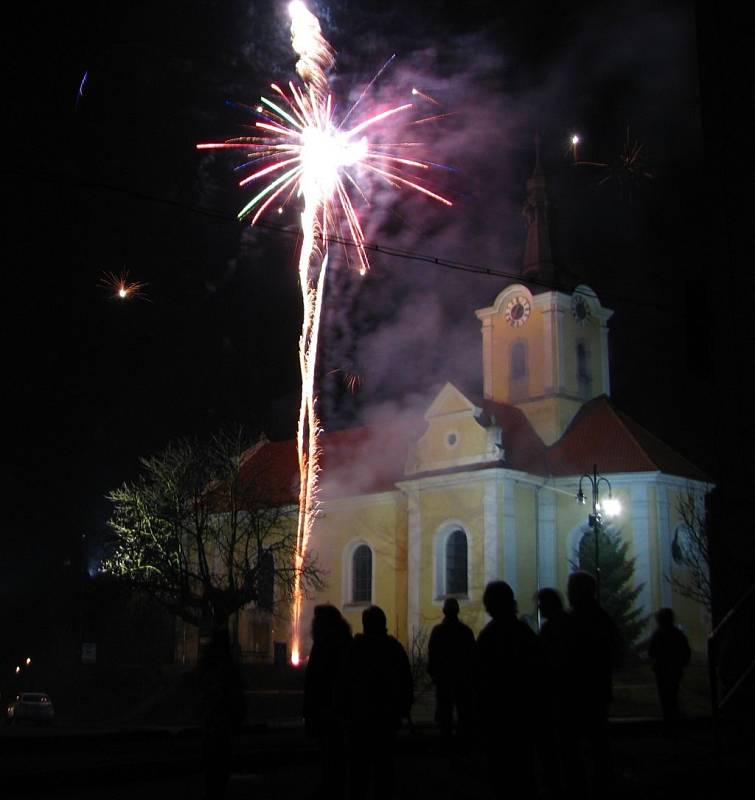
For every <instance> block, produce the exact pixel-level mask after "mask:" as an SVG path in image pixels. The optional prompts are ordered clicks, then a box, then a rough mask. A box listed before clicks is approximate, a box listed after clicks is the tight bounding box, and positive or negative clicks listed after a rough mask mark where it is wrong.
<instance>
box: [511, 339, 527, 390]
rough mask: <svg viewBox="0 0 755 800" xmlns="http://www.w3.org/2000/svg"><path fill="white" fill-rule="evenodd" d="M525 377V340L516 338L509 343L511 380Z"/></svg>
mask: <svg viewBox="0 0 755 800" xmlns="http://www.w3.org/2000/svg"><path fill="white" fill-rule="evenodd" d="M526 377H527V342H526V341H525V340H524V339H517V340H516V341H515V342H514V343H513V344H512V345H511V380H512V381H521V380H524V379H525V378H526Z"/></svg>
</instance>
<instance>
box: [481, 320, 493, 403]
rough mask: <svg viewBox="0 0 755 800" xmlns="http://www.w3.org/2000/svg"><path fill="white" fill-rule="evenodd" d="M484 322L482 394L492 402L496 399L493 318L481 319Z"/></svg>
mask: <svg viewBox="0 0 755 800" xmlns="http://www.w3.org/2000/svg"><path fill="white" fill-rule="evenodd" d="M481 320H482V393H483V397H485V398H486V399H488V400H490V399H493V398H494V397H495V395H494V390H493V367H494V364H493V318H492V317H491V316H486V317H481Z"/></svg>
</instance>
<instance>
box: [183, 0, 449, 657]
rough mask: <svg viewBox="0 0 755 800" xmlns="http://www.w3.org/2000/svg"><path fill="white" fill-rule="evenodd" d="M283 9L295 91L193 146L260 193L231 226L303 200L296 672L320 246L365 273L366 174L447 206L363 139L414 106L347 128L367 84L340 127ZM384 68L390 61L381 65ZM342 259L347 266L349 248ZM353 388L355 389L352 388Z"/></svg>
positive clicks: (309, 491)
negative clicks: (352, 256)
mask: <svg viewBox="0 0 755 800" xmlns="http://www.w3.org/2000/svg"><path fill="white" fill-rule="evenodd" d="M289 11H290V14H291V44H292V47H293V49H294V50H295V52H296V54H297V55H298V59H299V60H298V61H297V64H296V71H297V73H298V75H299V78H300V79H301V81H302V85H298V84H296V83H294V82H293V81H291V82H289V83H288V86H287V87H286V89H283V88H281V87H280V86H278V85H277V84H272V85H271V89H272V96H271V97H262V98H261V102H260V104H259V105H258V106H257V107H256V108H255V109H254V113H255V114H256V115H257V120H256V123H255V129H256V131H255V134H256V135H254V136H244V137H238V138H234V139H228V140H226V141H224V142H215V143H212V142H211V143H207V144H199V145H197V149H199V150H206V149H229V150H239V151H242V152H243V153H244V154H245V156H246V158H247V161H246V163H245V164H244V165H243V166H244V168H249V174H248V175H247V176H246V177H244V178H242V180H241V181H240V183H239V185H240V186H241V187H247V186H257V187H259V188H258V190H257V191H256V193H255V194H254V195H253V197H252V198H251V200H249V202H248V203H247V204H246V205H245V206H244V208H243V209H242V210H241V211H240V212H239V214H238V218H239V219H240V220H247V219H248V220H249V221H250V222H251V224H252V225H254V224H255V223H256V222H257V221H258V220H259V219H260V218H261V217H262V216H263V215H264V214H265V212H266V211H268V210H273V209H275V210H277V211H280V210H281V209H283V208H284V207H285V206H287V205H288V204H289V203H291V202H293V201H296V200H299V199H303V210H302V211H301V231H302V244H301V253H300V256H299V283H300V287H301V292H302V305H303V320H302V331H301V336H300V338H299V365H300V369H301V376H302V397H301V406H300V413H299V426H298V430H297V447H298V454H299V519H298V528H297V547H296V557H295V570H294V607H293V614H292V631H293V646H292V655H291V660H292V662H293V663H294V664H295V665H296V664H298V663H299V661H300V618H301V606H302V591H301V586H300V577H301V573H302V568H303V565H304V559H305V557H306V553H307V544H308V541H309V536H310V533H311V530H312V525H313V522H314V519H315V517H316V514H317V503H318V501H317V494H318V473H319V464H318V458H319V441H318V440H319V434H320V421H319V418H318V414H317V408H316V406H317V397H316V391H315V372H316V369H315V367H316V359H317V347H318V338H319V329H320V314H321V309H322V303H323V290H324V287H325V276H326V270H327V265H328V251H327V245H328V241H329V240H330V239H331V238H338V239H343V240H345V241H346V242H347V243H348V244H350V245H352V248H353V249H354V250H355V252H356V260H357V268H358V270H359V272H360V274H362V275H364V274H365V272H366V271H367V269H368V268H369V261H368V259H367V254H366V252H365V237H364V229H363V227H362V224H361V222H360V219H359V214H358V212H357V208H356V207H355V204H354V200H353V199H352V198H358V200H357V205H359V204H360V203H363V204H365V205H368V198H367V194H368V188H367V187H366V186H364V185H363V183H360V180H362V179H363V178H365V177H366V176H370V177H375V178H377V179H379V180H382V181H385V182H386V183H387V184H389V185H390V186H392V187H394V188H397V189H402V188H403V189H411V190H413V191H416V192H419V193H421V194H423V195H425V196H427V197H429V198H431V199H433V200H436V201H438V202H439V203H442V204H444V205H446V206H451V205H452V203H451V201H450V200H448V199H447V198H445V197H443V196H442V195H440V194H438V193H436V192H435V191H433V190H432V189H431V188H429V187H428V186H427V185H426V183H425V180H424V176H423V173H426V172H427V171H428V170H429V169H430V167H431V166H433V165H432V164H431V162H428V161H424V160H422V159H420V158H408V157H407V156H406V154H405V149H406V148H407V147H412V148H414V147H416V146H417V142H398V143H384V142H378V141H374V140H373V141H370V138H369V136H370V135H372V134H374V133H375V132H377V131H378V130H380V124H381V123H385V122H386V121H387V120H395V119H396V118H397V117H399V116H400V115H407V114H408V113H409V112H410V111H411V109H412V108H413V107H414V106H413V103H411V102H406V103H399V104H397V105H392V106H389V107H386V108H383V109H382V110H380V111H377V112H376V113H373V114H371V115H369V116H366V117H364V118H362V119H355V121H353V122H352V121H350V117H351V116H352V114H353V112H354V111H355V109H356V107H357V106H358V105H359V103H360V102H361V100H362V99H363V97H364V96H365V93H366V91H367V90H368V89H369V88H370V86H368V87H366V89H365V91H363V92H362V94H361V95H360V96H359V99H358V100H357V102H356V103H355V104H354V105H353V106H352V108H351V109H350V110H349V111H348V112H347V113H346V114H345V115H344V116H343V117H342V118H341V119H340V122H339V120H338V119H337V117H336V104H335V102H334V101H333V97H332V95H331V93H330V88H329V84H328V73H329V71H330V70H331V69H332V68H333V66H334V55H333V50H332V48H331V46H330V45H329V44H328V42H327V41H326V40H325V38H324V37H323V36H322V33H321V32H320V24H319V22H318V20H317V18H316V17H315V16H314V15H312V14H311V13H310V12H309V10H308V9H307V8H306V6H305V5H304V3H302V2H301V1H300V0H294V2H292V3H291V4H290V6H289ZM391 61H392V59H389V61H388V64H390V62H391ZM388 64H386V65H385V66H388ZM385 66H384V67H383V69H385ZM382 71H383V70H381V71H380V72H382ZM380 72H379V73H378V76H379V75H380ZM378 76H376V78H377V77H378ZM373 82H374V80H373ZM370 85H371V84H370ZM425 121H427V120H425ZM347 122H348V123H349V124H348V126H347ZM346 253H347V260H348V250H347V251H346ZM352 386H354V388H356V382H354V383H353V384H352Z"/></svg>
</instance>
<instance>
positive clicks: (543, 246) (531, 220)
mask: <svg viewBox="0 0 755 800" xmlns="http://www.w3.org/2000/svg"><path fill="white" fill-rule="evenodd" d="M549 205H550V204H549V199H548V187H547V182H546V180H545V173H544V172H543V167H542V164H541V163H540V134H539V132H537V131H536V132H535V168H534V169H533V171H532V175H531V176H530V178H529V179H528V180H527V200H526V202H525V204H524V209H523V210H522V213H523V214H524V217H525V219H526V220H527V241H526V244H525V248H524V260H523V263H522V275H523V277H525V278H534V279H536V280H538V281H542V282H544V283H548V284H552V283H553V281H554V278H555V265H554V263H553V254H552V252H551V236H550V225H549V215H550V209H549Z"/></svg>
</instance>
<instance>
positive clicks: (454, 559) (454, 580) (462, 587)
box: [444, 529, 467, 595]
mask: <svg viewBox="0 0 755 800" xmlns="http://www.w3.org/2000/svg"><path fill="white" fill-rule="evenodd" d="M445 557H446V569H445V592H444V594H462V595H466V594H467V535H466V534H465V533H464V531H462V530H458V529H457V530H455V531H452V532H451V534H449V536H448V538H447V539H446V548H445Z"/></svg>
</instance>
